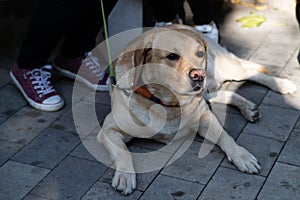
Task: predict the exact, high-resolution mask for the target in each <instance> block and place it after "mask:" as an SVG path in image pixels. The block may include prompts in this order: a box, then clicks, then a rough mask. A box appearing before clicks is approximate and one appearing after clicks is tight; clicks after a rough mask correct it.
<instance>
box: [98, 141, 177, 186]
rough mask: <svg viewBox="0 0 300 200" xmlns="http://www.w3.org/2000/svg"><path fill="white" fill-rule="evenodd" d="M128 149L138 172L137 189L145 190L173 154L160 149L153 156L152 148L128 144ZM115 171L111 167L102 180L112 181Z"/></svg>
mask: <svg viewBox="0 0 300 200" xmlns="http://www.w3.org/2000/svg"><path fill="white" fill-rule="evenodd" d="M128 149H129V151H130V152H131V155H132V160H133V164H134V169H135V171H136V172H138V173H137V189H138V190H140V191H145V190H146V188H148V187H149V185H150V184H151V183H152V181H153V179H154V178H155V177H156V176H157V174H158V173H159V172H160V170H161V169H162V168H163V167H164V166H165V164H166V163H167V162H168V160H169V159H170V158H171V156H172V155H171V154H170V153H166V152H159V151H158V154H156V155H154V156H153V154H152V152H153V151H152V150H151V149H147V148H141V147H136V146H133V145H130V146H128ZM159 154H160V155H159ZM114 173H115V169H114V168H111V169H109V170H107V172H105V174H104V175H103V176H102V177H101V178H100V180H101V181H103V182H106V183H111V180H112V178H113V176H114Z"/></svg>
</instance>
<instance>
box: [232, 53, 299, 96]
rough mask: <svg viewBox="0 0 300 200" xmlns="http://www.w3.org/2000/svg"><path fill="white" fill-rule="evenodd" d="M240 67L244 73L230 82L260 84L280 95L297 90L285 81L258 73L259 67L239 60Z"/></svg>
mask: <svg viewBox="0 0 300 200" xmlns="http://www.w3.org/2000/svg"><path fill="white" fill-rule="evenodd" d="M239 61H240V63H241V65H242V66H243V68H244V69H245V73H239V74H236V75H235V76H233V77H232V79H231V80H236V81H242V80H250V81H254V82H257V83H260V84H262V85H264V86H267V87H268V88H270V89H272V90H274V91H276V92H279V93H282V94H291V93H294V92H295V91H296V90H297V87H296V85H295V84H294V83H293V82H292V81H290V80H287V79H284V78H279V77H274V76H270V75H267V74H264V73H261V72H259V71H260V69H259V67H260V65H259V64H256V63H253V62H250V61H247V60H243V59H239Z"/></svg>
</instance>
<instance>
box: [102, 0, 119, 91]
mask: <svg viewBox="0 0 300 200" xmlns="http://www.w3.org/2000/svg"><path fill="white" fill-rule="evenodd" d="M100 2H101V11H102V19H103V30H104V37H105V42H106V50H107V56H108V62H109V76H110V82H111V84H112V85H115V84H116V78H115V74H114V69H113V66H112V59H111V50H110V45H109V41H108V31H107V26H106V19H105V13H104V6H103V1H102V0H100Z"/></svg>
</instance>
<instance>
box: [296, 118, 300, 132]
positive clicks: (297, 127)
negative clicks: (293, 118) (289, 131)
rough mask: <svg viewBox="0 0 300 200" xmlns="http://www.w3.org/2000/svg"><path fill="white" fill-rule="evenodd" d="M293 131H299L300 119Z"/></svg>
mask: <svg viewBox="0 0 300 200" xmlns="http://www.w3.org/2000/svg"><path fill="white" fill-rule="evenodd" d="M295 129H300V118H299V120H298V122H297V124H296V126H295Z"/></svg>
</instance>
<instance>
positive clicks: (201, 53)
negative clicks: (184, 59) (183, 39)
mask: <svg viewBox="0 0 300 200" xmlns="http://www.w3.org/2000/svg"><path fill="white" fill-rule="evenodd" d="M196 56H197V57H199V58H202V57H203V56H204V52H203V51H197V52H196Z"/></svg>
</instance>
